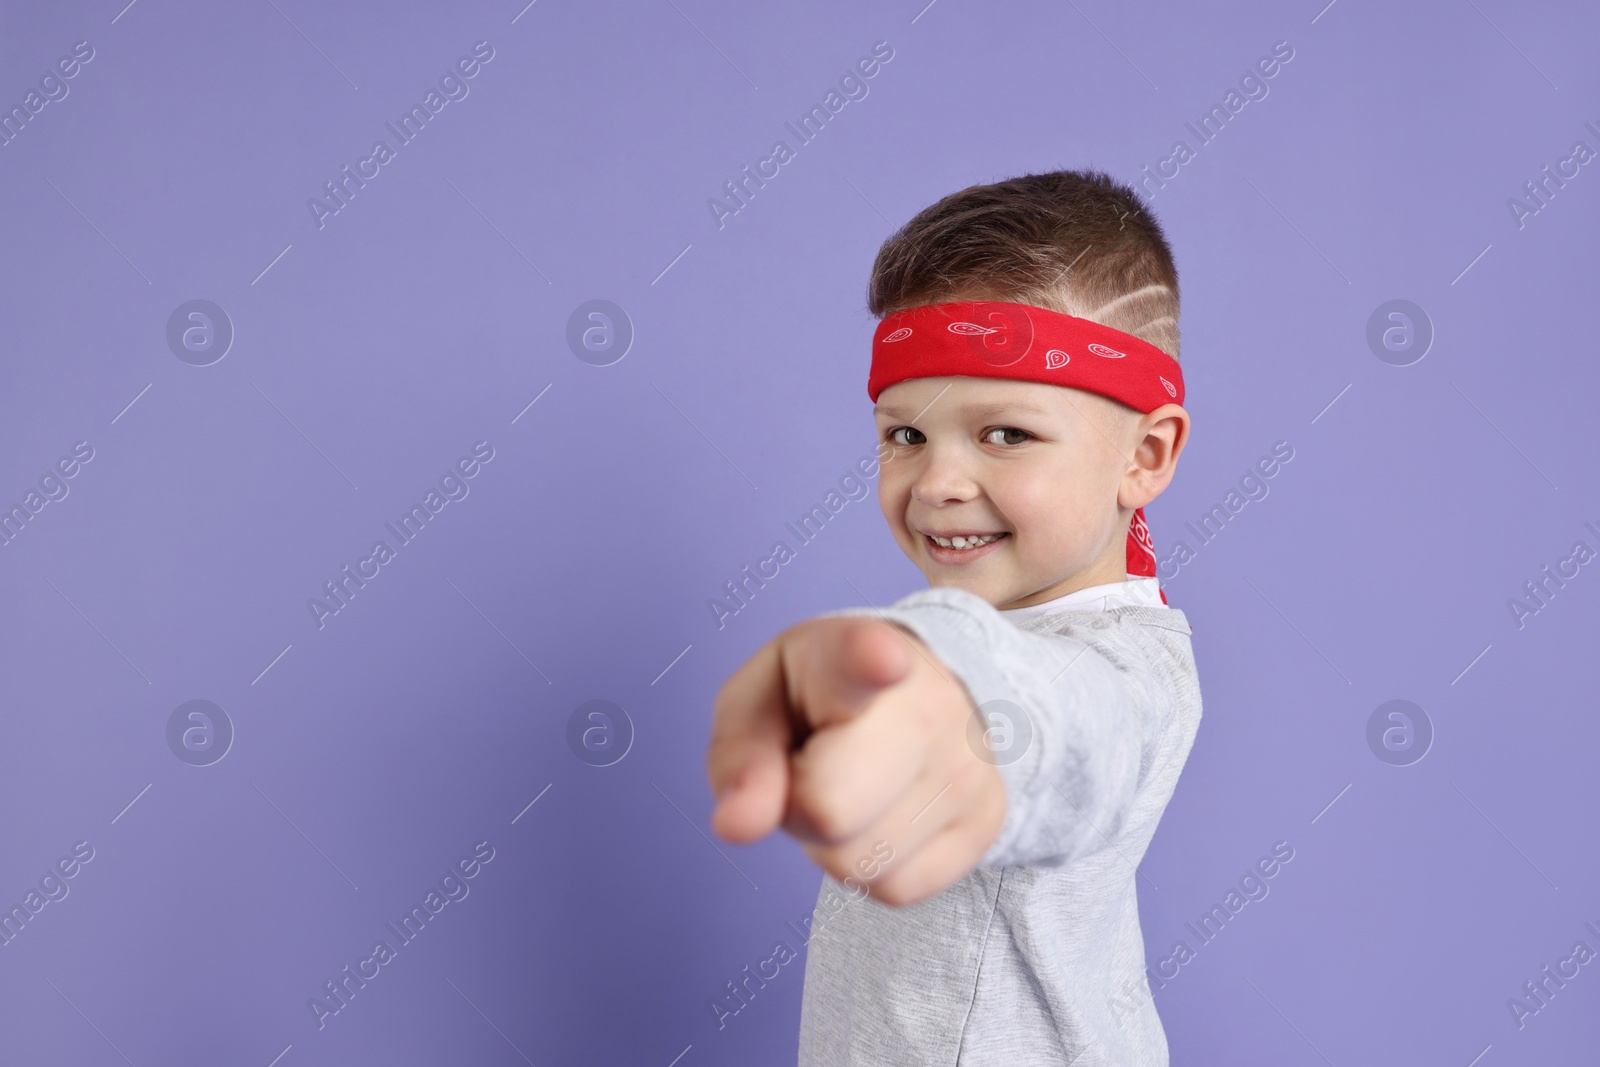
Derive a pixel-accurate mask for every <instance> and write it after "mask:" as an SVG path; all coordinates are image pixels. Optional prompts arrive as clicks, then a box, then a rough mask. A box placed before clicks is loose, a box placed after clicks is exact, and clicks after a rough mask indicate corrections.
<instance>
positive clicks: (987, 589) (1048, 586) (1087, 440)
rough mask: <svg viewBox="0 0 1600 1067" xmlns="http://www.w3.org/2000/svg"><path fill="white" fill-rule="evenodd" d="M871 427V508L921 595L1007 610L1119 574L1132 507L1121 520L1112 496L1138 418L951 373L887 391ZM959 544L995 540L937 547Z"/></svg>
mask: <svg viewBox="0 0 1600 1067" xmlns="http://www.w3.org/2000/svg"><path fill="white" fill-rule="evenodd" d="M874 418H875V420H876V422H877V428H878V439H879V441H881V442H883V443H884V444H885V445H887V446H889V447H890V448H892V449H893V453H892V455H891V457H890V458H888V459H886V460H885V461H884V462H883V464H882V468H881V473H880V475H879V479H878V504H879V506H880V507H882V508H883V515H884V518H885V519H887V520H888V522H889V529H890V530H891V531H893V533H894V536H895V540H896V541H898V542H899V544H900V548H901V550H902V551H904V552H905V554H906V555H907V556H908V557H910V559H911V562H913V563H915V564H916V565H917V567H918V568H919V569H920V570H921V571H922V573H923V574H924V575H925V576H926V577H927V579H928V585H929V586H934V587H937V586H953V587H955V588H958V589H964V590H966V591H968V592H970V593H974V594H976V595H977V596H981V597H983V598H984V599H985V600H987V601H988V602H989V603H991V604H993V605H994V606H995V607H997V608H1013V607H1024V606H1027V605H1029V604H1039V603H1043V602H1045V601H1047V600H1052V599H1054V598H1055V597H1058V596H1064V595H1066V594H1067V593H1069V592H1072V591H1074V590H1076V589H1082V588H1085V587H1087V586H1091V585H1100V584H1102V583H1105V582H1119V581H1123V580H1125V579H1126V578H1127V567H1126V564H1127V556H1126V540H1127V531H1128V521H1129V519H1130V518H1131V517H1132V516H1131V511H1132V508H1131V507H1130V508H1127V511H1126V513H1120V512H1119V507H1118V490H1119V488H1120V487H1122V486H1123V484H1124V481H1125V477H1126V476H1127V475H1128V474H1129V472H1130V471H1132V470H1134V469H1135V464H1134V462H1133V459H1132V458H1131V457H1132V455H1133V453H1134V450H1135V447H1136V446H1137V445H1138V442H1139V434H1138V424H1139V421H1140V418H1141V415H1140V413H1139V412H1136V411H1134V410H1133V409H1131V408H1128V407H1125V406H1123V405H1122V404H1119V403H1117V402H1116V401H1113V400H1110V399H1108V398H1106V397H1102V396H1099V395H1098V394H1095V393H1088V392H1084V391H1083V390H1080V389H1071V388H1067V387H1065V386H1058V385H1047V384H1044V383H1040V382H1020V381H1011V380H1007V379H996V378H976V377H965V376H953V377H941V378H913V379H909V380H907V381H903V382H897V383H896V384H894V385H891V386H889V387H888V388H886V389H884V390H883V391H882V392H881V393H879V394H878V404H877V407H876V408H875V409H874ZM1124 506H1126V505H1124ZM1135 506H1138V505H1135ZM955 535H962V536H963V538H966V537H971V536H977V537H979V538H980V539H982V538H987V537H989V536H992V535H998V537H997V539H995V540H993V541H992V542H989V543H980V544H978V545H977V547H968V548H956V547H954V546H951V547H944V546H942V545H940V544H939V543H938V542H937V541H935V540H934V538H935V537H938V538H943V539H945V540H946V541H947V543H948V541H949V539H950V538H951V537H953V536H955Z"/></svg>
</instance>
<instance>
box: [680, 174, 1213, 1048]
mask: <svg viewBox="0 0 1600 1067" xmlns="http://www.w3.org/2000/svg"><path fill="white" fill-rule="evenodd" d="M868 307H869V310H870V311H871V312H872V313H873V314H874V315H876V316H878V317H879V318H880V319H881V321H880V322H879V324H878V328H877V330H876V331H875V333H874V337H873V351H872V368H871V374H870V378H869V382H868V394H869V396H871V398H872V399H873V400H874V401H876V403H877V407H876V408H875V409H874V414H875V417H876V420H877V429H878V435H879V440H880V442H881V443H882V449H881V451H880V457H881V462H880V476H879V482H878V502H879V504H880V506H881V507H882V509H883V514H884V518H885V519H887V520H888V523H889V529H890V531H891V532H892V533H893V534H894V537H895V540H896V541H897V542H898V543H899V545H900V548H901V549H902V550H903V551H904V552H905V553H906V555H907V556H909V557H910V559H911V561H912V562H913V563H915V564H916V565H917V567H918V568H919V569H920V570H921V571H922V573H923V574H924V575H925V576H926V577H927V580H928V585H929V586H930V588H929V589H927V590H923V591H920V592H916V593H912V594H911V595H909V596H906V597H904V598H902V599H901V600H899V601H897V602H896V603H895V604H894V605H892V606H891V607H888V608H884V609H877V608H864V609H850V610H845V611H840V612H834V613H830V614H827V615H823V616H819V617H817V618H814V619H810V620H807V621H805V622H802V623H800V624H798V625H796V626H793V627H790V628H789V629H788V630H785V631H784V632H783V633H782V634H780V635H778V637H777V638H775V639H774V640H773V641H772V642H770V643H769V644H767V645H766V646H764V647H763V648H762V649H761V650H760V651H758V652H757V653H756V654H755V655H754V656H752V657H751V658H750V660H749V661H748V662H746V663H745V664H744V665H743V666H742V667H740V668H739V670H738V671H736V672H735V673H734V674H733V675H732V676H731V677H730V678H729V679H728V681H727V683H726V684H725V685H724V686H723V688H722V690H721V692H720V693H719V694H718V697H717V701H716V707H715V711H714V722H713V727H712V737H711V744H710V749H709V752H708V754H707V770H708V774H709V777H710V780H711V788H712V792H713V793H714V794H715V795H716V797H717V803H716V807H715V809H714V810H713V812H712V816H711V823H712V826H713V828H714V829H715V830H716V832H717V834H718V835H719V836H721V837H723V838H724V839H726V840H728V841H732V842H735V843H748V842H751V841H755V840H757V839H759V838H761V837H764V836H765V835H766V834H768V833H770V832H771V831H772V830H774V829H775V828H777V827H779V826H780V825H781V826H782V828H783V829H784V830H786V831H787V832H788V833H790V834H791V835H793V836H794V837H795V838H796V839H798V840H799V841H800V842H801V843H802V845H803V847H804V849H805V851H806V853H807V855H809V856H810V857H811V859H812V860H813V861H814V862H815V863H816V864H817V865H818V866H820V867H821V868H822V869H823V871H824V872H825V873H824V877H823V885H822V890H821V893H820V894H819V896H818V901H817V906H816V910H815V912H814V913H813V916H812V922H811V930H810V933H809V941H808V945H809V954H808V958H807V962H806V975H805V986H804V993H803V999H802V1009H801V1021H800V1056H799V1062H800V1065H801V1067H811V1065H821V1067H847V1065H857V1064H859V1065H871V1067H894V1065H902V1064H903V1065H905V1067H923V1065H928V1064H945V1065H957V1067H987V1065H1001V1064H1004V1065H1007V1067H1013V1065H1024V1067H1031V1065H1036V1064H1059V1065H1066V1064H1074V1065H1076V1067H1100V1065H1108V1067H1109V1065H1117V1067H1132V1065H1138V1067H1145V1065H1162V1067H1164V1065H1165V1064H1166V1063H1167V1062H1168V1059H1167V1043H1166V1037H1165V1034H1164V1032H1163V1030H1162V1027H1161V1023H1160V1020H1159V1019H1158V1018H1157V1016H1156V1011H1155V1007H1154V1004H1153V1003H1152V1001H1151V998H1150V990H1149V986H1148V985H1147V983H1146V981H1145V975H1144V969H1145V968H1144V941H1143V937H1142V936H1141V933H1140V930H1139V912H1138V902H1137V896H1136V868H1137V865H1138V863H1139V861H1140V859H1141V858H1142V857H1143V856H1144V853H1145V848H1146V847H1147V846H1148V844H1149V842H1150V837H1151V835H1152V834H1153V833H1154V832H1155V828H1156V823H1157V821H1158V820H1159V819H1160V817H1161V813H1162V811H1163V809H1164V808H1165V807H1166V804H1167V800H1168V798H1169V797H1171V795H1172V791H1173V788H1174V786H1175V785H1176V784H1177V779H1178V774H1179V772H1180V771H1181V770H1182V768H1183V764H1184V761H1185V759H1186V758H1187V757H1188V754H1189V749H1190V746H1191V745H1192V743H1193V741H1194V736H1195V731H1196V729H1197V728H1198V726H1199V723H1200V710H1201V709H1200V689H1199V682H1198V679H1197V677H1196V674H1195V665H1194V657H1193V653H1192V651H1191V648H1190V641H1189V633H1190V628H1189V624H1188V620H1187V619H1186V618H1185V617H1184V614H1183V612H1182V611H1179V610H1178V609H1176V608H1172V607H1169V606H1167V604H1166V596H1165V594H1164V593H1163V592H1161V590H1160V588H1159V586H1158V583H1157V580H1156V577H1155V573H1156V571H1155V553H1154V549H1153V546H1152V544H1151V542H1150V535H1149V531H1148V528H1147V527H1146V526H1145V523H1144V517H1143V507H1144V505H1146V504H1148V503H1149V502H1150V501H1152V500H1154V499H1155V498H1156V497H1157V496H1158V495H1159V494H1160V493H1161V492H1162V490H1164V489H1165V488H1166V487H1167V485H1168V484H1169V483H1170V482H1171V481H1172V478H1173V475H1174V473H1175V470H1176V466H1177V461H1178V456H1179V454H1180V453H1181V452H1182V451H1183V447H1184V445H1185V443H1186V442H1187V440H1188V436H1189V415H1188V413H1187V412H1186V411H1185V410H1184V409H1183V407H1182V406H1181V404H1182V401H1183V378H1182V375H1181V373H1180V372H1179V369H1178V364H1177V355H1178V324H1177V317H1178V278H1177V272H1176V269H1175V268H1174V266H1173V261H1172V253H1171V251H1170V249H1169V248H1168V246H1167V243H1166V240H1165V238H1164V236H1163V234H1162V232H1161V229H1160V227H1159V226H1158V225H1157V223H1156V221H1155V219H1154V218H1152V217H1151V215H1150V214H1149V212H1148V211H1147V210H1146V209H1145V208H1144V206H1143V205H1142V203H1141V202H1140V201H1139V199H1138V198H1137V196H1136V195H1135V194H1134V193H1133V191H1132V190H1131V189H1129V188H1128V187H1127V186H1125V185H1122V184H1120V183H1117V182H1115V181H1114V180H1112V179H1111V178H1110V177H1109V176H1107V175H1105V174H1102V173H1098V172H1088V173H1079V172H1071V171H1062V172H1056V173H1049V174H1036V175H1028V176H1025V177H1021V178H1016V179H1013V180H1010V181H1004V182H1000V183H998V184H994V185H981V186H974V187H972V188H969V189H964V190H962V191H961V192H958V193H955V194H952V195H951V196H948V197H946V198H944V199H943V200H941V201H939V202H938V203H936V204H934V205H933V206H931V207H929V208H927V209H926V210H924V211H922V212H921V213H920V214H918V215H917V216H916V217H915V218H913V219H912V220H911V221H910V222H909V223H907V224H906V225H905V226H904V227H903V228H902V229H901V230H900V231H899V232H898V233H896V234H894V235H893V236H892V237H890V238H889V240H888V241H886V242H885V243H884V245H883V247H882V249H881V250H880V251H879V253H878V257H877V261H876V262H875V263H874V264H873V271H872V280H871V283H870V285H869V287H868Z"/></svg>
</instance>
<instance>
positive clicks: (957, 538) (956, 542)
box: [923, 533, 1006, 551]
mask: <svg viewBox="0 0 1600 1067" xmlns="http://www.w3.org/2000/svg"><path fill="white" fill-rule="evenodd" d="M923 536H924V537H926V538H927V539H928V540H930V541H932V542H933V543H934V544H936V545H938V546H939V547H940V548H954V549H958V550H962V551H965V550H966V549H969V548H977V547H978V546H979V545H987V544H989V543H990V542H991V541H998V540H1000V538H1002V537H1004V536H1006V535H1005V534H1004V533H989V534H976V533H975V534H955V535H954V536H952V537H940V536H938V535H937V534H924V535H923Z"/></svg>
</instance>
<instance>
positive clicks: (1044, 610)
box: [1000, 574, 1168, 624]
mask: <svg viewBox="0 0 1600 1067" xmlns="http://www.w3.org/2000/svg"><path fill="white" fill-rule="evenodd" d="M1127 604H1144V605H1146V606H1147V607H1152V608H1164V607H1167V606H1168V605H1166V604H1163V603H1162V602H1161V587H1160V585H1158V584H1157V582H1156V579H1154V578H1141V577H1135V576H1134V575H1132V574H1130V575H1128V578H1127V580H1126V581H1122V582H1107V583H1106V584H1104V585H1091V586H1088V587H1086V588H1083V589H1077V590H1074V591H1073V592H1070V593H1068V594H1066V595H1065V596H1058V597H1056V598H1055V599H1054V600H1047V601H1045V602H1044V603H1043V604H1030V605H1029V606H1028V607H1025V608H1006V609H1002V610H1001V612H1000V614H1001V615H1002V616H1004V617H1005V619H1006V621H1008V622H1011V623H1013V624H1015V623H1020V622H1022V621H1023V620H1025V619H1037V618H1039V617H1040V616H1041V615H1053V614H1055V613H1056V612H1058V611H1066V610H1068V609H1069V608H1070V609H1072V610H1075V611H1110V610H1111V609H1112V608H1120V607H1123V606H1124V605H1127Z"/></svg>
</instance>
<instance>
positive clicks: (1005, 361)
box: [867, 300, 1183, 604]
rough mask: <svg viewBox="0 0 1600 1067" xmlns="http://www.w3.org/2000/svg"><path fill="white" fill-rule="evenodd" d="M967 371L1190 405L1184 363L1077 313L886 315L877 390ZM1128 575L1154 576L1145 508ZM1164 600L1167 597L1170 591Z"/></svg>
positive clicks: (1025, 307) (877, 349) (925, 310)
mask: <svg viewBox="0 0 1600 1067" xmlns="http://www.w3.org/2000/svg"><path fill="white" fill-rule="evenodd" d="M950 375H965V376H970V377H978V378H1011V379H1014V380H1017V381H1028V382H1043V383H1045V384H1047V385H1064V386H1068V387H1070V388H1073V389H1082V390H1084V391H1085V392H1090V393H1098V394H1099V395H1101V396H1105V397H1109V398H1111V399H1112V400H1116V401H1120V402H1121V403H1123V404H1126V405H1128V406H1129V407H1131V408H1133V409H1134V410H1135V411H1139V412H1143V413H1146V414H1148V413H1149V412H1152V411H1154V410H1155V409H1156V408H1158V407H1160V406H1161V405H1163V404H1182V403H1183V371H1182V370H1181V369H1180V368H1179V367H1178V361H1177V360H1175V359H1173V358H1172V357H1171V356H1169V355H1167V354H1166V353H1165V352H1163V351H1161V349H1159V348H1157V347H1156V346H1155V345H1152V344H1150V343H1149V342H1148V341H1144V340H1141V339H1139V338H1137V337H1135V336H1133V335H1132V334H1129V333H1123V332H1122V331H1121V330H1116V329H1113V328H1111V327H1110V326H1105V325H1103V324H1101V323H1098V322H1091V321H1090V320H1088V319H1081V318H1078V317H1077V316H1075V315H1064V314H1062V313H1061V312H1059V311H1051V310H1050V309H1049V308H1042V307H1035V306H1034V305H1032V304H1016V303H1011V302H1009V301H1003V300H958V301H950V302H947V303H941V304H924V305H922V306H920V307H914V308H907V309H905V310H904V311H897V312H895V313H894V314H892V315H886V316H884V318H883V320H882V321H881V322H879V323H878V328H877V329H876V330H875V331H874V332H873V335H872V369H871V371H870V373H869V374H868V376H867V396H868V397H869V398H870V399H871V400H872V401H873V402H874V403H876V402H877V399H878V394H879V393H881V392H882V391H883V390H884V389H887V388H888V387H889V386H891V385H894V384H895V383H896V382H903V381H905V380H907V379H908V378H940V377H945V376H950ZM1127 563H1128V573H1129V574H1131V575H1134V576H1136V577H1143V578H1153V577H1155V574H1156V552H1155V544H1154V542H1153V541H1152V539H1151V537H1150V527H1149V526H1148V525H1147V524H1146V523H1145V520H1144V509H1143V508H1138V509H1136V510H1135V511H1134V513H1133V519H1132V520H1131V521H1130V522H1129V523H1128V544H1127ZM1161 602H1162V603H1163V604H1165V603H1166V602H1167V594H1166V592H1165V591H1162V593H1161Z"/></svg>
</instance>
